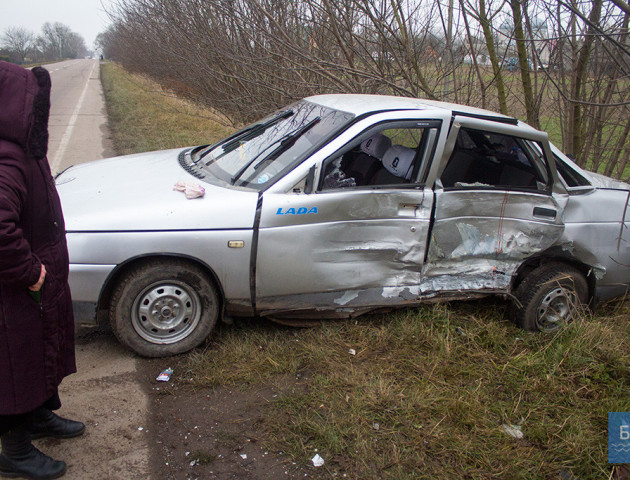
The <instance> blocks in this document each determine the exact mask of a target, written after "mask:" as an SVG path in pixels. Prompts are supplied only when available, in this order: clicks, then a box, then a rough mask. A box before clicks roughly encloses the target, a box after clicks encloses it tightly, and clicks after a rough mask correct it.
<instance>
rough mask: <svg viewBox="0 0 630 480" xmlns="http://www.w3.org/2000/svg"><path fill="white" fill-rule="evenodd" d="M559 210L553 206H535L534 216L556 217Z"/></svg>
mask: <svg viewBox="0 0 630 480" xmlns="http://www.w3.org/2000/svg"><path fill="white" fill-rule="evenodd" d="M556 215H558V212H557V211H556V210H554V209H553V208H544V207H534V217H545V218H550V219H552V220H553V219H555V218H556Z"/></svg>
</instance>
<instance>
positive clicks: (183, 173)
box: [57, 95, 630, 356]
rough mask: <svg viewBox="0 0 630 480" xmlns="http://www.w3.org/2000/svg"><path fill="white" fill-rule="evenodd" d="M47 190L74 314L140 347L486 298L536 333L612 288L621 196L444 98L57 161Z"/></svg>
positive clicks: (626, 247) (398, 101)
mask: <svg viewBox="0 0 630 480" xmlns="http://www.w3.org/2000/svg"><path fill="white" fill-rule="evenodd" d="M176 183H177V187H176V188H174V186H175V184H176ZM57 186H58V189H59V193H60V195H61V199H62V202H63V208H64V213H65V217H66V226H67V232H68V233H67V237H68V245H69V250H70V262H71V266H70V283H71V287H72V293H73V298H74V301H75V312H76V314H77V318H78V320H80V321H83V322H89V321H94V322H95V321H96V319H97V317H102V316H105V317H109V321H110V322H111V325H112V327H113V330H114V332H115V333H116V335H117V337H118V338H119V339H120V340H121V341H122V342H123V343H124V344H125V345H127V346H128V347H130V348H132V349H133V350H135V351H136V352H138V353H139V354H141V355H144V356H163V355H172V354H176V353H181V352H184V351H187V350H189V349H191V348H193V347H195V346H197V345H199V344H200V343H202V342H203V341H204V339H205V338H206V337H207V336H208V335H209V334H210V332H211V331H212V329H213V327H214V325H215V323H216V322H217V320H219V319H221V318H227V317H228V316H264V317H270V318H272V319H275V320H279V321H283V320H287V319H291V320H292V321H297V320H300V319H311V318H325V317H351V316H357V315H360V314H362V313H366V312H369V311H373V310H377V309H380V308H391V307H401V306H409V305H416V304H419V303H423V302H427V301H439V300H453V299H469V298H476V297H482V296H486V295H491V294H494V295H501V296H504V297H506V298H510V299H511V300H512V303H513V307H512V309H511V315H512V316H513V318H514V320H515V321H516V322H517V324H519V325H520V326H521V327H523V328H525V329H527V330H542V331H549V330H554V329H557V328H559V327H560V326H561V325H563V324H564V323H566V322H567V321H569V320H571V318H572V317H573V316H574V315H575V313H576V311H577V310H578V309H579V308H580V306H581V305H588V304H594V303H595V302H596V301H598V300H603V299H608V298H612V297H615V296H619V295H623V294H625V293H626V292H627V290H628V288H629V285H630V232H629V230H628V227H629V226H630V212H629V211H628V210H629V208H628V202H629V196H630V187H629V186H628V185H627V184H625V183H622V182H618V181H615V180H612V179H609V178H606V177H602V176H600V175H597V174H593V173H589V172H586V171H583V170H582V169H580V168H579V167H577V166H576V165H575V164H574V163H573V162H571V161H570V160H569V159H568V158H567V157H566V156H564V155H563V154H562V153H561V152H560V151H559V150H558V149H556V148H555V147H554V146H553V145H551V144H550V143H549V141H548V138H547V134H546V133H543V132H540V131H537V130H535V129H533V128H531V127H530V126H528V125H526V124H523V123H522V122H520V121H517V120H516V119H513V118H509V117H505V116H502V115H499V114H495V113H492V112H489V111H485V110H479V109H474V108H470V107H464V106H460V105H453V104H446V103H439V102H431V101H425V100H418V99H409V98H397V97H385V96H367V95H326V96H316V97H310V98H307V99H305V100H302V101H300V102H297V103H295V104H294V105H291V106H289V107H287V108H285V109H283V110H281V111H279V112H276V113H275V114H273V115H271V116H269V117H267V118H265V119H263V120H262V121H260V122H258V123H255V124H253V125H250V126H248V127H247V128H245V129H243V130H241V131H239V132H237V133H236V134H234V135H232V136H231V137H229V138H227V139H225V140H223V141H221V142H219V143H218V144H216V145H210V146H208V145H204V146H199V147H194V148H186V149H183V150H182V149H179V150H170V151H162V152H153V153H146V154H140V155H133V156H126V157H118V158H113V159H108V160H102V161H97V162H92V163H89V164H84V165H80V166H75V167H72V168H70V169H68V170H66V171H65V172H63V173H62V174H60V175H59V176H58V177H57ZM180 190H183V191H184V192H182V191H180ZM189 197H196V198H189Z"/></svg>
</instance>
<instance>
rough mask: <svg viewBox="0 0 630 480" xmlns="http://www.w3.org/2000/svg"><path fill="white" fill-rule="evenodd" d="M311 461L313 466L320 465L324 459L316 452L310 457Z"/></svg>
mask: <svg viewBox="0 0 630 480" xmlns="http://www.w3.org/2000/svg"><path fill="white" fill-rule="evenodd" d="M311 462H313V466H315V467H321V466H322V465H323V464H324V459H323V458H322V457H320V456H319V453H316V454H315V456H314V457H313V458H311Z"/></svg>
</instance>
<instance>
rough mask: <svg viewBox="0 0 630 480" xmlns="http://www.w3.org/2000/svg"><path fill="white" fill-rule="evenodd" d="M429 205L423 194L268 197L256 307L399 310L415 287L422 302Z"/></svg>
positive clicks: (261, 232) (261, 233)
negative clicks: (383, 307) (390, 307)
mask: <svg viewBox="0 0 630 480" xmlns="http://www.w3.org/2000/svg"><path fill="white" fill-rule="evenodd" d="M432 199H433V195H432V192H431V191H430V190H428V194H426V195H425V191H424V190H423V189H417V190H416V189H412V190H400V191H396V190H393V189H392V190H388V189H383V190H376V191H369V190H364V191H352V192H348V191H345V192H331V193H322V194H311V195H283V194H270V195H265V196H264V199H263V207H262V215H261V223H260V230H259V240H258V257H257V266H256V294H257V295H256V304H257V309H258V310H260V311H265V310H282V309H286V308H290V309H298V310H299V309H300V306H302V307H304V308H306V307H317V306H320V307H324V306H326V305H327V306H328V309H333V310H335V309H339V310H343V309H345V308H350V307H352V309H356V308H359V307H365V306H378V305H381V304H397V303H398V302H397V300H396V299H395V297H397V296H398V295H399V294H400V293H402V292H403V291H409V289H410V288H413V289H414V292H416V297H415V298H417V292H418V285H419V283H420V280H421V269H422V263H423V261H424V255H425V247H426V238H427V234H428V230H429V223H430V214H431V207H432ZM309 211H311V213H307V212H309ZM298 212H303V213H302V214H298ZM366 290H371V291H373V292H377V293H376V294H374V293H373V294H370V295H366V294H365V293H364V292H365V291H366ZM381 293H382V295H381ZM322 294H325V295H322ZM392 297H393V298H394V299H392ZM317 298H320V300H319V301H318V300H317ZM324 299H325V300H324ZM384 299H385V300H384Z"/></svg>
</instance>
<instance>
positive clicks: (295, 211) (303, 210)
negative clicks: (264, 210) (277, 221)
mask: <svg viewBox="0 0 630 480" xmlns="http://www.w3.org/2000/svg"><path fill="white" fill-rule="evenodd" d="M309 213H317V207H311V208H310V209H309V208H306V207H300V208H297V209H296V208H287V209H286V210H283V209H282V207H280V208H279V209H278V211H277V212H276V215H308V214H309Z"/></svg>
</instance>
